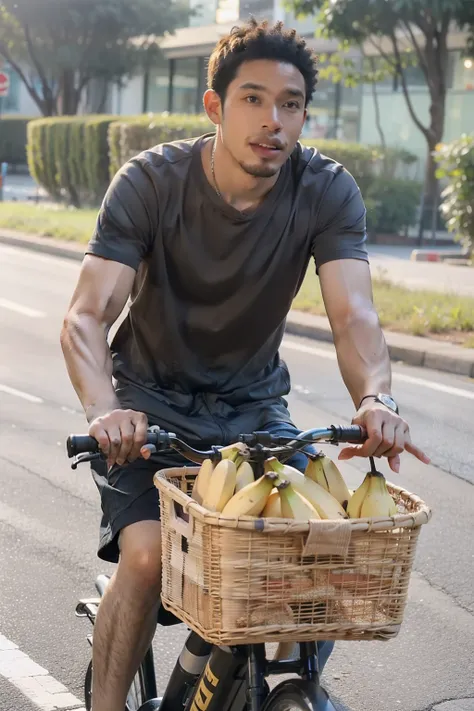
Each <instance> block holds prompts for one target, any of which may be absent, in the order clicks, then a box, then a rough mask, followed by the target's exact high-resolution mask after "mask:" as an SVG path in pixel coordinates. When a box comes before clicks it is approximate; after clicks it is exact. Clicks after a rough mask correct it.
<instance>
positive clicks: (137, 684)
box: [84, 662, 147, 711]
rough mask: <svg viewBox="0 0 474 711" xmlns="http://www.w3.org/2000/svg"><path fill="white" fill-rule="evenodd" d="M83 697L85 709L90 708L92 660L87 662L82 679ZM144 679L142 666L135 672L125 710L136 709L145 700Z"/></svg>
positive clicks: (133, 710) (132, 710)
mask: <svg viewBox="0 0 474 711" xmlns="http://www.w3.org/2000/svg"><path fill="white" fill-rule="evenodd" d="M84 698H85V702H86V711H91V709H92V662H89V666H88V667H87V671H86V677H85V680H84ZM146 700H147V699H146V692H145V679H144V674H143V669H142V667H140V668H139V670H138V672H137V673H136V675H135V677H134V679H133V682H132V685H131V687H130V691H129V692H128V696H127V702H126V704H125V711H138V709H139V708H140V706H142V704H144V703H145V701H146Z"/></svg>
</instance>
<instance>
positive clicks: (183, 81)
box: [171, 57, 200, 114]
mask: <svg viewBox="0 0 474 711" xmlns="http://www.w3.org/2000/svg"><path fill="white" fill-rule="evenodd" d="M199 71H200V62H199V61H198V60H197V59H196V57H186V58H183V59H175V60H174V70H173V92H172V96H173V99H172V105H171V111H172V112H173V113H174V114H194V113H196V108H197V99H198V89H199V84H200V81H199Z"/></svg>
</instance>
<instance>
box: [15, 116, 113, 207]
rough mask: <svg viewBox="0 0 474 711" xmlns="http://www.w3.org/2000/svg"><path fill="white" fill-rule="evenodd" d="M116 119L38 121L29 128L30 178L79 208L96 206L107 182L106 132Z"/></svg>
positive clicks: (59, 118)
mask: <svg viewBox="0 0 474 711" xmlns="http://www.w3.org/2000/svg"><path fill="white" fill-rule="evenodd" d="M115 119H116V117H115V116H102V115H101V116H69V117H64V116H63V117H55V118H46V119H37V120H36V121H31V122H30V124H29V126H28V147H27V153H28V164H29V168H30V172H31V175H32V176H33V178H34V179H35V180H36V182H37V183H39V184H40V185H42V186H43V187H44V188H45V190H47V191H48V193H49V194H50V195H51V196H52V197H54V198H56V199H63V200H65V201H66V202H68V203H70V204H72V205H75V206H79V205H81V204H83V203H90V204H96V203H97V202H100V200H101V199H102V197H103V195H104V193H105V190H106V189H107V185H108V183H109V158H108V142H107V130H108V127H109V125H110V124H111V123H112V122H113V121H115Z"/></svg>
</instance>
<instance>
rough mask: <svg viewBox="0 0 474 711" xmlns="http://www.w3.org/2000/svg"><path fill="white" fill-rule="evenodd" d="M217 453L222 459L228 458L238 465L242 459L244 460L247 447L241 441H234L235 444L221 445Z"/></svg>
mask: <svg viewBox="0 0 474 711" xmlns="http://www.w3.org/2000/svg"><path fill="white" fill-rule="evenodd" d="M219 453H220V455H221V457H222V459H230V460H231V461H232V462H235V463H236V465H237V466H239V465H240V464H241V462H242V460H245V457H246V455H247V453H248V447H247V445H246V444H244V443H243V442H235V444H229V445H227V446H226V447H222V448H221V449H220V450H219Z"/></svg>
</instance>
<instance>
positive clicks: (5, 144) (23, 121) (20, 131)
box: [0, 116, 31, 165]
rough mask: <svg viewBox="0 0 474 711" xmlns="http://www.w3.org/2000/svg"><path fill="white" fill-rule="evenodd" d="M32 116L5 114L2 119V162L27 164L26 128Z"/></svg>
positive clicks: (0, 141) (0, 154)
mask: <svg viewBox="0 0 474 711" xmlns="http://www.w3.org/2000/svg"><path fill="white" fill-rule="evenodd" d="M29 121H31V118H28V117H26V116H3V117H2V118H1V119H0V163H2V162H4V161H5V162H6V163H10V164H11V165H25V164H26V130H27V126H28V122H29Z"/></svg>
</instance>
